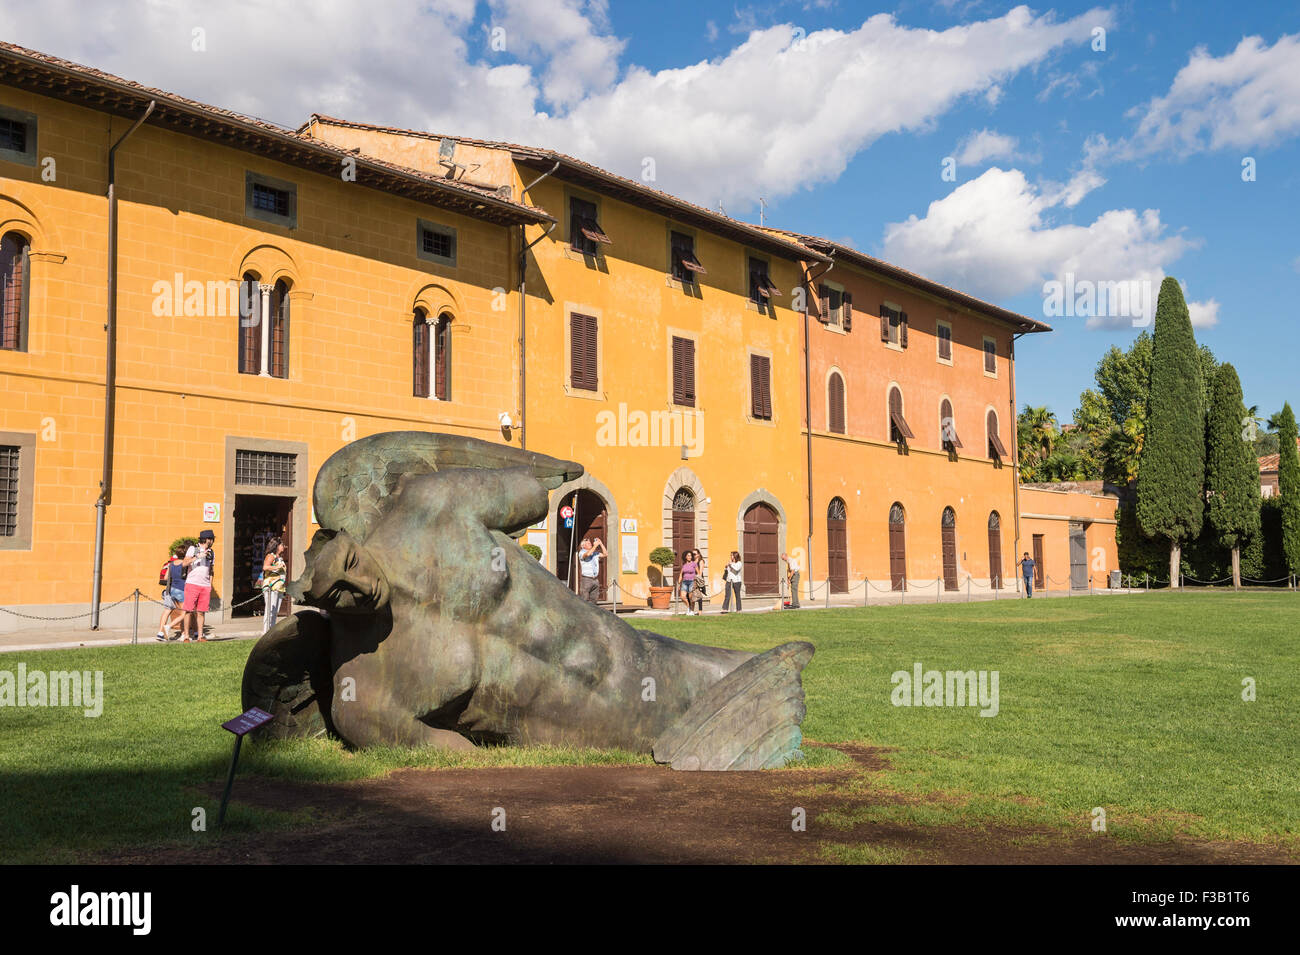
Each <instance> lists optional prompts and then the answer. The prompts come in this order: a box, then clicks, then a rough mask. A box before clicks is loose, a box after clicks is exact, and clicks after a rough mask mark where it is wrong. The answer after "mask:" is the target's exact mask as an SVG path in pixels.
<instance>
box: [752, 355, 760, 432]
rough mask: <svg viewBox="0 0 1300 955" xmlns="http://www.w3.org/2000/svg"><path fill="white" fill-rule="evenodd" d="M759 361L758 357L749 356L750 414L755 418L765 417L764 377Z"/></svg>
mask: <svg viewBox="0 0 1300 955" xmlns="http://www.w3.org/2000/svg"><path fill="white" fill-rule="evenodd" d="M759 361H760V358H759V356H758V355H750V356H749V413H750V415H751V416H753V417H755V418H761V417H763V392H762V387H763V376H762V372H760V371H759V367H758V366H759Z"/></svg>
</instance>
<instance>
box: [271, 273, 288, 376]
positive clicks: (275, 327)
mask: <svg viewBox="0 0 1300 955" xmlns="http://www.w3.org/2000/svg"><path fill="white" fill-rule="evenodd" d="M270 322H271V361H270V363H269V364H270V369H269V370H270V372H271V376H272V377H273V378H288V377H289V287H288V286H287V285H285V284H284V282H276V283H275V288H274V289H273V290H272V291H271V315H270Z"/></svg>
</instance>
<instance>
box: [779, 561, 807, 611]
mask: <svg viewBox="0 0 1300 955" xmlns="http://www.w3.org/2000/svg"><path fill="white" fill-rule="evenodd" d="M781 559H782V560H783V561H785V579H786V581H787V582H788V583H789V584H790V609H791V610H798V609H799V574H800V573H802V571H803V565H802V564H800V563H799V558H798V557H791V556H790V555H789V554H782V555H781Z"/></svg>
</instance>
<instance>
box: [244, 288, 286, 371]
mask: <svg viewBox="0 0 1300 955" xmlns="http://www.w3.org/2000/svg"><path fill="white" fill-rule="evenodd" d="M239 373H240V374H241V375H263V376H265V377H268V378H288V377H289V283H288V282H286V281H285V280H284V279H280V280H279V281H277V282H276V283H275V284H274V285H265V284H261V283H259V282H258V279H257V276H256V275H254V274H253V273H252V272H246V273H244V280H243V281H242V282H241V283H240V285H239Z"/></svg>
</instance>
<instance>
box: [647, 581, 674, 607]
mask: <svg viewBox="0 0 1300 955" xmlns="http://www.w3.org/2000/svg"><path fill="white" fill-rule="evenodd" d="M672 596H673V588H671V587H651V588H650V607H651V609H652V610H667V609H668V602H669V601H670V600H672Z"/></svg>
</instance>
